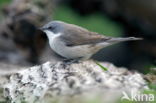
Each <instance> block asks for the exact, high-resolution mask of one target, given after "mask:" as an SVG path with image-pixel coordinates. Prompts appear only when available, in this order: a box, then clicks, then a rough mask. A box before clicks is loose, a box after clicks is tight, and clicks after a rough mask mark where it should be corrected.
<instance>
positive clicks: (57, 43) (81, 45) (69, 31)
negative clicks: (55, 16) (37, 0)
mask: <svg viewBox="0 0 156 103" xmlns="http://www.w3.org/2000/svg"><path fill="white" fill-rule="evenodd" d="M40 29H41V30H42V31H43V32H44V33H45V34H46V35H47V37H48V40H49V45H50V48H51V49H52V50H53V51H54V52H55V53H56V54H58V55H59V56H61V57H63V58H64V60H69V61H70V60H76V61H79V60H87V59H89V58H91V57H92V55H94V54H95V53H97V52H98V51H100V50H101V49H103V48H105V47H107V46H109V45H112V44H115V43H119V42H124V41H131V40H142V38H137V37H109V36H104V35H103V34H99V33H96V32H92V31H89V30H88V29H85V28H83V27H80V26H77V25H74V24H70V23H66V22H63V21H58V20H54V21H50V22H49V23H47V24H45V25H43V26H42V27H41V28H40Z"/></svg>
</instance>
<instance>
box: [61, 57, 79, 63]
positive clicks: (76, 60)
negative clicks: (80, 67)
mask: <svg viewBox="0 0 156 103" xmlns="http://www.w3.org/2000/svg"><path fill="white" fill-rule="evenodd" d="M80 59H81V57H79V58H74V59H64V60H63V62H64V63H65V64H66V65H70V64H73V63H79V62H80Z"/></svg>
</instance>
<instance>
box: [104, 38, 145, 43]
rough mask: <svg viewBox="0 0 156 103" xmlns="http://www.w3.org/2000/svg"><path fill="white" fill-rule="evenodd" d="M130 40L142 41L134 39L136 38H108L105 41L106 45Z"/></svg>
mask: <svg viewBox="0 0 156 103" xmlns="http://www.w3.org/2000/svg"><path fill="white" fill-rule="evenodd" d="M132 40H143V38H136V37H126V38H110V39H109V40H107V42H108V43H118V42H124V41H132Z"/></svg>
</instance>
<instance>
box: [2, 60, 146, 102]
mask: <svg viewBox="0 0 156 103" xmlns="http://www.w3.org/2000/svg"><path fill="white" fill-rule="evenodd" d="M100 64H101V65H103V66H104V67H106V68H108V71H104V70H103V69H102V68H100V67H99V66H98V65H97V64H96V63H95V62H94V61H84V62H80V63H73V64H70V65H69V64H68V65H66V64H65V63H64V62H57V63H52V62H47V63H45V64H43V65H39V66H34V67H31V68H28V69H25V70H21V71H19V72H17V73H15V74H13V75H12V76H11V77H10V81H9V83H7V84H6V85H5V86H4V94H5V97H7V98H8V99H9V100H10V101H11V102H15V103H21V101H26V102H28V103H34V102H37V103H38V102H39V103H52V102H58V103H80V102H81V103H82V102H84V103H87V102H88V103H89V100H92V99H94V100H97V101H98V102H102V103H104V102H107V103H108V101H109V102H110V101H114V100H116V99H118V98H119V97H120V96H121V95H122V92H123V91H125V92H130V91H131V90H133V91H136V92H137V91H140V90H142V89H148V87H147V85H146V82H145V81H144V79H143V77H142V76H141V74H139V73H137V72H130V71H128V70H127V69H126V68H117V67H115V66H114V65H112V64H110V63H105V62H104V63H100ZM110 97H111V98H110Z"/></svg>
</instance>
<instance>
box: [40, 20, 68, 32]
mask: <svg viewBox="0 0 156 103" xmlns="http://www.w3.org/2000/svg"><path fill="white" fill-rule="evenodd" d="M64 25H65V23H64V22H62V21H51V22H49V23H47V24H45V25H44V26H43V27H41V28H40V29H41V30H42V31H44V32H45V31H50V32H53V33H55V34H57V33H59V32H62V31H63V30H64Z"/></svg>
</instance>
